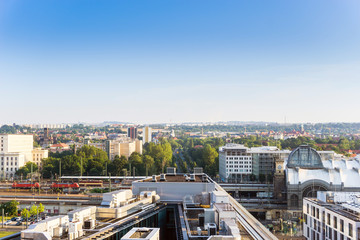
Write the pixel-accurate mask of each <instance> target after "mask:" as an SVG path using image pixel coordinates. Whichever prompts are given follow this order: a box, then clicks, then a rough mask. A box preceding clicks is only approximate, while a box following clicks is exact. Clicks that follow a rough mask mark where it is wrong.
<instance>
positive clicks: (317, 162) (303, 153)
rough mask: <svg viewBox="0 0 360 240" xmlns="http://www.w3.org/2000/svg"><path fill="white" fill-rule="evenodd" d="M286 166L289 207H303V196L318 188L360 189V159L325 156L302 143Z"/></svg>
mask: <svg viewBox="0 0 360 240" xmlns="http://www.w3.org/2000/svg"><path fill="white" fill-rule="evenodd" d="M284 166H285V182H286V188H287V205H288V209H291V210H300V209H301V207H302V206H303V203H302V199H303V198H305V197H316V193H317V192H318V191H337V192H360V185H359V182H360V162H359V160H356V159H355V160H325V161H322V160H321V156H320V154H319V153H318V152H317V151H316V150H315V149H313V148H311V147H309V146H307V145H302V146H299V147H298V148H296V149H295V150H293V151H292V152H291V154H290V155H289V158H288V159H287V161H285V162H284Z"/></svg>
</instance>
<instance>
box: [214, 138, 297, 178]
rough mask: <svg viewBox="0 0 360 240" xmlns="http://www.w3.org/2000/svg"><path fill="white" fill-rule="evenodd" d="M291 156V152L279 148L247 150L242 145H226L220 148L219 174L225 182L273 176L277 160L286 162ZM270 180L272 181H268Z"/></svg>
mask: <svg viewBox="0 0 360 240" xmlns="http://www.w3.org/2000/svg"><path fill="white" fill-rule="evenodd" d="M289 155H290V151H289V150H279V149H278V148H277V147H272V146H268V147H265V146H264V147H254V148H247V147H245V146H244V145H241V144H226V145H225V146H223V147H220V148H219V174H220V178H221V180H222V181H224V182H241V181H247V180H250V175H252V174H253V175H254V176H255V177H256V178H259V176H260V175H261V174H262V175H265V176H270V175H271V176H272V175H273V174H274V172H275V159H280V160H282V161H284V159H287V157H288V156H289ZM268 180H270V179H268Z"/></svg>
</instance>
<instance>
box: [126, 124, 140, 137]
mask: <svg viewBox="0 0 360 240" xmlns="http://www.w3.org/2000/svg"><path fill="white" fill-rule="evenodd" d="M127 136H128V137H129V138H130V139H131V140H135V139H137V137H138V132H137V128H136V127H129V128H128V130H127Z"/></svg>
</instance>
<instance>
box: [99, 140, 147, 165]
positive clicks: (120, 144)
mask: <svg viewBox="0 0 360 240" xmlns="http://www.w3.org/2000/svg"><path fill="white" fill-rule="evenodd" d="M142 147H143V146H142V144H141V141H140V140H138V139H135V140H133V141H119V140H108V141H106V146H105V149H106V152H107V154H108V157H109V159H110V160H114V158H115V156H125V157H127V158H128V157H130V155H131V154H132V153H133V152H137V153H139V154H142Z"/></svg>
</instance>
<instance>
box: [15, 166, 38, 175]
mask: <svg viewBox="0 0 360 240" xmlns="http://www.w3.org/2000/svg"><path fill="white" fill-rule="evenodd" d="M31 166H32V172H36V171H37V170H38V166H37V165H36V164H35V163H33V162H27V163H26V164H25V166H23V167H21V168H19V169H18V170H17V171H16V175H17V176H21V175H22V176H24V177H27V175H28V174H29V173H31Z"/></svg>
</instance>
